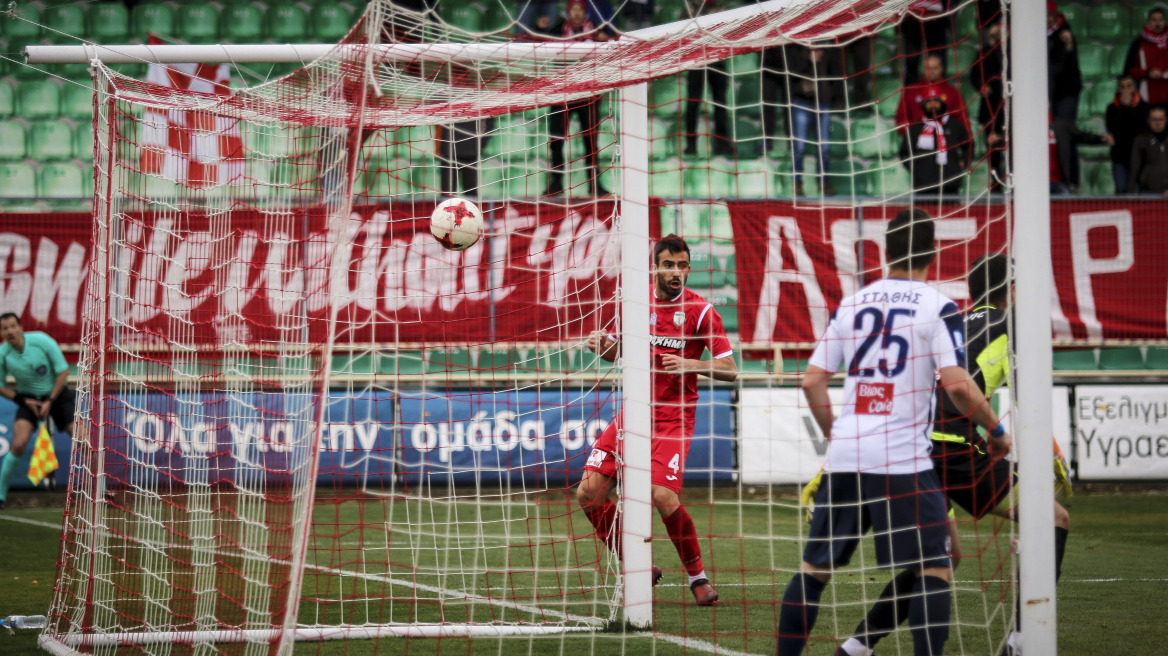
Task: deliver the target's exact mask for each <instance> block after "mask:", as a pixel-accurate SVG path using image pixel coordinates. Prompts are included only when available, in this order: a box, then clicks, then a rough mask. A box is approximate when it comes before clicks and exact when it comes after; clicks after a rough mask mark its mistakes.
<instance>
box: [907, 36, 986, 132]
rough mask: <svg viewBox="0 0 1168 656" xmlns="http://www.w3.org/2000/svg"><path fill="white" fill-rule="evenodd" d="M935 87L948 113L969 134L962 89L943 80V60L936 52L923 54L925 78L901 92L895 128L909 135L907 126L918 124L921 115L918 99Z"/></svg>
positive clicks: (967, 110)
mask: <svg viewBox="0 0 1168 656" xmlns="http://www.w3.org/2000/svg"><path fill="white" fill-rule="evenodd" d="M929 90H936V92H937V93H938V94H939V96H940V98H941V100H942V101H943V102H944V103H945V106H946V107H948V108H949V115H950V116H954V117H956V118H957V119H958V120H960V121H961V123H962V124H963V125H964V126H965V132H966V134H969V132H970V128H969V108H968V107H966V106H965V99H964V98H962V97H961V92H960V91H958V90H957V89H956V87H954V86H953V85H951V84H949V83H948V82H946V81H945V60H943V59H941V57H940V56H939V55H929V56H928V57H925V79H924V80H922V81H920V82H917V83H916V84H911V85H909V86H907V87H905V88H904V90H903V91H901V92H900V104H899V105H897V106H896V128H897V129H898V130H900V134H901V135H904V136H907V135H908V126H909V125H911V124H913V123H919V122H920V120H921V119H922V118H924V112H922V111H921V101H922V100H924V99H925V93H926V91H929Z"/></svg>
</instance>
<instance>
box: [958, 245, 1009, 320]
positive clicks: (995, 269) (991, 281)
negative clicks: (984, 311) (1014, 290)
mask: <svg viewBox="0 0 1168 656" xmlns="http://www.w3.org/2000/svg"><path fill="white" fill-rule="evenodd" d="M967 281H968V282H969V296H970V298H972V299H973V306H974V307H978V306H981V305H993V306H1001V305H1005V301H1006V300H1007V298H1008V297H1009V294H1010V258H1008V257H1006V256H1005V255H1002V254H1001V253H993V254H991V255H983V256H981V257H979V258H977V260H976V261H975V262H974V263H973V265H972V266H970V267H969V277H968V278H967Z"/></svg>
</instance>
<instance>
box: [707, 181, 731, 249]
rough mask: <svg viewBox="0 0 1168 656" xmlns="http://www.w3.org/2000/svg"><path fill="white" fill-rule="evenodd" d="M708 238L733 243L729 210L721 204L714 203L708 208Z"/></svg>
mask: <svg viewBox="0 0 1168 656" xmlns="http://www.w3.org/2000/svg"><path fill="white" fill-rule="evenodd" d="M731 193H733V192H731ZM710 236H711V237H713V238H714V239H722V240H725V241H729V242H733V241H734V227H733V225H732V224H731V221H730V208H728V207H727V206H725V205H723V204H722V203H715V204H713V205H711V206H710Z"/></svg>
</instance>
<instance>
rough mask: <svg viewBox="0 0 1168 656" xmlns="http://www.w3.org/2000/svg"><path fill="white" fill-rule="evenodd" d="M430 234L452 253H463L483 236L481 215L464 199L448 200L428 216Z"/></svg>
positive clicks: (480, 212) (477, 209)
mask: <svg viewBox="0 0 1168 656" xmlns="http://www.w3.org/2000/svg"><path fill="white" fill-rule="evenodd" d="M430 232H432V233H434V237H435V238H437V239H438V243H440V244H442V245H443V246H445V247H446V248H449V249H450V250H452V251H464V250H466V249H468V248H470V247H471V246H473V245H474V243H475V242H476V241H478V240H479V237H480V236H482V234H483V213H482V210H480V209H479V208H478V205H475V204H474V203H472V202H470V201H469V200H467V199H465V198H448V199H446V200H444V201H442V202H441V203H438V207H435V208H434V213H433V214H431V215H430Z"/></svg>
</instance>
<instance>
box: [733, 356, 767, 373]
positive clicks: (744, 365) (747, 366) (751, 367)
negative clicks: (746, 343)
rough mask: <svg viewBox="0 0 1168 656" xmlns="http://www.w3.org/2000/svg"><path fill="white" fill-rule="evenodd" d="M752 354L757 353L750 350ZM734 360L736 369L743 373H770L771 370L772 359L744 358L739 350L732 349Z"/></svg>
mask: <svg viewBox="0 0 1168 656" xmlns="http://www.w3.org/2000/svg"><path fill="white" fill-rule="evenodd" d="M751 353H752V354H755V353H759V352H758V351H751ZM734 361H735V362H736V363H737V364H738V371H739V372H740V373H744V374H770V373H772V372H773V368H774V363H775V362H774V360H772V359H769V358H746V357H743V354H742V353H741V352H740V351H734Z"/></svg>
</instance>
